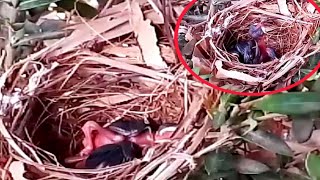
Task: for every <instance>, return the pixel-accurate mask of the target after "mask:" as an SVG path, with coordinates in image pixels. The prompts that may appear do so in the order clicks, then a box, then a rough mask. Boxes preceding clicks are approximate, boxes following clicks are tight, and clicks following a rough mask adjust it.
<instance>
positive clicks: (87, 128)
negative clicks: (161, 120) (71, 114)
mask: <svg viewBox="0 0 320 180" xmlns="http://www.w3.org/2000/svg"><path fill="white" fill-rule="evenodd" d="M176 129H177V127H176V126H168V127H163V128H160V129H159V130H158V131H157V132H156V133H152V132H151V130H150V129H149V130H148V131H146V132H144V133H141V134H139V135H137V136H133V137H130V138H129V140H130V141H131V142H133V143H136V144H138V145H139V146H140V147H150V146H153V145H155V144H157V143H163V142H170V141H171V140H173V139H177V138H181V137H182V136H183V135H184V134H183V133H181V134H178V135H175V136H174V137H172V135H173V134H174V132H175V131H176ZM82 131H83V132H84V135H85V137H84V139H83V141H82V144H83V146H84V149H83V150H82V151H81V152H80V156H87V155H89V154H90V153H91V152H92V151H93V150H94V149H96V148H98V147H100V146H103V145H106V144H114V143H118V142H121V141H123V140H125V137H124V136H122V135H119V134H117V133H114V132H113V131H110V130H108V129H107V128H102V127H101V126H100V125H99V124H98V123H96V122H94V121H88V122H86V123H85V124H84V126H83V127H82ZM94 132H96V133H95V136H94Z"/></svg>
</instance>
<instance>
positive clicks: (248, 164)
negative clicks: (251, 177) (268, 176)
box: [236, 157, 270, 174]
mask: <svg viewBox="0 0 320 180" xmlns="http://www.w3.org/2000/svg"><path fill="white" fill-rule="evenodd" d="M236 168H237V171H238V172H239V173H241V174H260V173H264V172H267V171H269V170H270V168H269V167H268V166H266V165H265V164H263V163H261V162H259V161H255V160H252V159H248V158H243V157H240V158H238V159H237V161H236Z"/></svg>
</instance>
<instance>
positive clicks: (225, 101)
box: [214, 94, 240, 128]
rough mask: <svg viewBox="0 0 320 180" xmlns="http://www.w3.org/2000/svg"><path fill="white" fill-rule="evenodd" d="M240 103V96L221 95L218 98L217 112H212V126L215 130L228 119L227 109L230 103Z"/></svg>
mask: <svg viewBox="0 0 320 180" xmlns="http://www.w3.org/2000/svg"><path fill="white" fill-rule="evenodd" d="M238 101H240V96H237V95H233V94H223V95H222V96H221V98H220V104H219V107H218V109H217V111H215V112H214V125H215V127H216V128H219V127H220V126H222V125H223V124H224V123H225V122H226V121H227V119H228V118H229V117H228V109H229V107H230V104H231V103H237V102H238Z"/></svg>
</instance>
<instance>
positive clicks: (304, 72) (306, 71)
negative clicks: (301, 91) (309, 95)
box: [300, 69, 317, 81]
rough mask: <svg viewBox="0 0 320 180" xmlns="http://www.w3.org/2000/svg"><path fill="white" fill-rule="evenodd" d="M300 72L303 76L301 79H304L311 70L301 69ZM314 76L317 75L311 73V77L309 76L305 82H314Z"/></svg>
mask: <svg viewBox="0 0 320 180" xmlns="http://www.w3.org/2000/svg"><path fill="white" fill-rule="evenodd" d="M300 71H301V73H302V74H303V77H305V76H307V75H308V74H310V73H311V72H312V71H313V69H301V70H300ZM316 76H317V73H313V74H312V76H310V77H309V78H308V79H307V81H312V80H315V78H316Z"/></svg>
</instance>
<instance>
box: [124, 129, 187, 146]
mask: <svg viewBox="0 0 320 180" xmlns="http://www.w3.org/2000/svg"><path fill="white" fill-rule="evenodd" d="M176 130H177V127H176V126H168V127H163V128H160V129H159V130H158V131H157V132H156V133H155V134H153V133H152V132H151V131H147V132H145V133H142V134H140V135H138V136H134V137H131V138H130V139H129V140H130V141H131V142H134V143H136V144H138V145H139V146H141V147H150V146H154V145H155V144H158V143H163V142H170V141H172V140H174V139H178V138H182V137H183V135H184V134H183V133H180V134H178V135H175V136H172V135H173V134H174V133H175V131H176Z"/></svg>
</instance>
